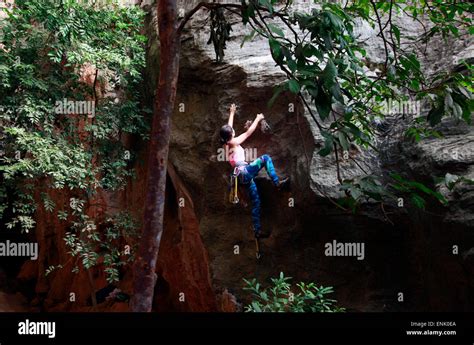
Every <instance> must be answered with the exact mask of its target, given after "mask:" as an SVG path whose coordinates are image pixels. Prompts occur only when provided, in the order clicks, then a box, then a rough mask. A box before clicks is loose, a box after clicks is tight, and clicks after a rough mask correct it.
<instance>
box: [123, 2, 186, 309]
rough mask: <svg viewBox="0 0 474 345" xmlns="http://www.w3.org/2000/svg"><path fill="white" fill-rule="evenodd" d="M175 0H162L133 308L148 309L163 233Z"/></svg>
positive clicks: (175, 54) (174, 75) (174, 76)
mask: <svg viewBox="0 0 474 345" xmlns="http://www.w3.org/2000/svg"><path fill="white" fill-rule="evenodd" d="M177 18H178V16H177V11H176V1H175V0H159V2H158V28H159V39H160V73H159V77H158V83H157V89H156V94H155V104H154V111H153V124H152V130H151V138H150V146H149V148H150V152H149V157H148V174H147V183H146V186H147V187H146V188H147V189H146V190H147V193H146V199H145V211H144V215H143V232H142V237H141V240H140V246H139V248H138V253H137V257H136V261H135V264H134V268H133V271H134V281H133V288H134V294H133V297H132V299H131V302H130V309H131V310H132V311H135V312H149V311H151V308H152V303H153V293H154V289H155V283H156V278H157V277H156V274H155V268H156V260H157V258H158V250H159V247H160V240H161V235H162V233H163V213H164V206H165V187H166V165H167V161H168V149H169V140H170V117H171V114H172V112H173V109H174V101H175V97H176V87H177V82H178V73H179V48H180V47H179V45H180V41H179V35H178V33H177V28H178V25H177V24H178V22H177Z"/></svg>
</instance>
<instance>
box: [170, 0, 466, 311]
mask: <svg viewBox="0 0 474 345" xmlns="http://www.w3.org/2000/svg"><path fill="white" fill-rule="evenodd" d="M297 3H298V2H297ZM180 4H181V5H182V6H183V8H185V9H186V10H189V9H190V8H192V7H193V5H194V4H193V3H192V2H180ZM297 5H298V4H297ZM306 5H307V4H305V6H306ZM231 18H232V19H231V22H232V23H233V24H234V25H233V31H232V33H231V34H232V38H231V40H230V42H229V43H228V44H227V50H226V52H225V53H226V56H225V59H224V62H223V63H216V62H214V58H215V56H214V50H213V47H212V45H207V40H208V28H207V26H208V25H206V23H207V13H206V12H201V13H199V14H198V15H196V16H195V18H194V19H193V20H192V21H191V22H190V23H189V26H188V30H187V31H186V34H185V36H184V37H183V41H182V43H183V45H182V56H181V71H180V84H179V90H178V99H177V108H176V112H175V114H174V115H173V116H174V117H173V129H172V143H171V150H170V161H171V162H172V163H173V165H174V166H175V167H176V171H177V173H178V174H179V175H180V176H181V178H182V180H183V181H184V183H185V184H186V185H187V186H188V187H189V190H190V193H191V195H192V197H193V200H194V202H195V207H196V210H197V214H198V217H199V229H200V232H201V234H202V237H203V241H204V245H205V247H206V249H207V250H208V252H209V258H210V262H209V264H210V270H211V274H212V282H213V286H214V288H215V289H218V290H219V289H223V288H227V289H228V290H229V291H230V292H231V293H234V294H235V295H236V296H238V297H239V298H238V299H239V300H243V301H246V300H247V296H246V295H245V294H243V292H242V290H241V287H242V286H243V282H242V278H251V277H257V278H259V279H261V280H264V279H266V278H268V277H269V276H275V275H277V274H278V272H280V271H283V272H285V273H286V274H288V275H289V276H292V277H294V278H295V279H301V280H308V281H309V280H311V281H317V282H318V283H321V284H326V285H333V286H334V287H335V290H336V292H337V294H336V297H337V299H338V300H340V302H341V304H342V305H345V306H347V307H348V308H350V309H351V308H353V309H354V310H468V309H472V305H471V301H472V290H471V287H472V284H473V280H472V275H470V274H469V273H468V272H469V271H471V270H472V262H469V260H470V259H469V256H464V258H465V259H463V257H462V256H455V255H452V254H451V253H452V251H451V250H452V245H455V244H458V245H459V246H460V248H461V249H460V250H461V251H462V252H465V251H467V250H469V248H470V247H472V246H474V242H473V238H472V234H471V233H472V231H470V227H472V216H473V212H472V210H473V208H472V190H471V189H470V188H468V187H462V188H459V190H455V191H454V192H452V194H453V195H451V198H452V199H453V203H452V204H451V205H450V206H449V207H448V208H442V209H441V208H440V209H439V210H437V211H436V212H439V213H438V215H437V216H436V218H435V216H434V215H432V214H431V213H418V212H416V211H414V210H408V211H406V210H405V211H397V212H396V213H395V214H393V215H392V216H391V218H392V222H393V223H394V224H393V225H392V224H390V223H389V222H388V221H386V219H384V217H383V213H382V212H381V210H380V209H375V208H374V207H373V206H371V205H366V206H365V207H364V210H363V212H362V213H361V214H358V215H347V214H342V213H340V212H339V211H338V209H337V208H336V207H334V206H333V205H332V204H331V203H330V202H329V201H328V200H327V199H326V198H324V197H323V195H329V196H337V195H340V192H339V191H338V189H337V181H336V173H335V164H334V160H333V158H332V157H327V158H323V157H320V156H319V155H317V151H318V150H319V148H320V147H321V145H322V137H321V135H320V133H319V131H318V130H317V128H316V127H315V126H314V125H313V123H312V122H311V120H310V119H309V116H308V114H306V113H305V111H304V108H303V106H302V104H300V103H299V102H298V100H296V99H295V98H293V97H292V96H291V95H283V96H281V97H280V99H279V101H278V102H277V103H276V104H275V105H274V106H273V107H272V108H268V107H267V102H268V100H269V99H270V98H271V96H272V92H273V87H274V86H276V85H278V83H279V82H281V81H282V80H283V78H284V75H283V73H282V72H281V71H280V70H279V69H278V68H277V67H276V66H275V63H274V62H273V60H272V58H271V55H270V53H269V48H268V43H267V42H266V41H265V40H263V39H258V38H257V39H255V40H254V41H252V42H246V43H245V45H244V46H243V47H242V48H241V46H240V45H241V42H242V40H243V37H244V35H246V34H247V33H248V31H247V30H248V28H245V27H244V26H243V25H241V24H240V22H239V18H238V17H235V18H233V17H231ZM396 20H397V21H398V23H399V26H400V27H404V28H408V29H409V30H408V32H407V36H418V35H420V33H421V32H422V27H421V25H416V24H414V23H413V22H412V21H411V19H410V18H407V17H403V16H400V17H398V18H396ZM358 34H359V35H360V37H359V39H360V40H361V42H362V41H363V42H364V44H365V45H366V49H367V51H368V57H367V66H368V67H367V69H366V72H367V73H376V72H377V65H378V64H380V62H381V61H383V54H384V51H383V49H381V44H380V41H379V40H380V39H379V38H378V37H377V36H376V35H377V32H376V30H373V29H372V28H370V27H367V26H365V25H364V23H360V24H359V26H358ZM402 42H403V44H404V46H405V48H406V49H416V50H422V49H426V47H423V46H413V45H410V43H409V42H410V40H408V39H407V37H405V38H404V39H403V38H402ZM470 54H471V56H472V42H471V41H462V40H458V41H456V42H453V43H450V44H448V45H447V44H446V43H445V42H443V41H442V40H441V39H439V40H435V41H433V43H432V44H430V46H429V47H428V49H427V51H426V54H425V55H424V58H423V59H422V64H423V65H424V67H425V68H426V69H427V71H428V72H433V71H435V70H437V69H439V68H444V69H450V68H455V67H456V64H457V63H458V61H459V60H460V59H461V58H467V57H469V56H470ZM233 102H234V103H236V104H237V106H238V108H239V111H238V113H237V116H236V123H235V128H236V131H237V132H240V131H243V125H244V123H245V121H246V120H248V119H252V118H253V117H254V116H255V114H257V113H259V112H263V113H264V114H265V116H266V118H267V120H268V122H269V123H270V124H271V126H272V127H273V133H271V134H262V133H259V132H257V133H256V134H255V135H254V136H253V137H252V139H251V140H250V141H249V142H248V143H246V148H252V149H256V150H257V152H258V155H260V154H263V153H268V154H270V155H271V156H272V157H273V158H274V161H275V166H276V169H277V171H278V173H279V174H281V175H289V176H291V178H292V181H293V184H292V190H291V193H289V194H282V193H278V192H276V191H275V190H274V189H273V188H272V187H271V184H270V182H269V180H268V178H267V177H266V176H265V174H264V173H262V174H261V175H260V177H259V178H258V179H257V185H258V188H259V189H260V191H261V195H262V200H263V210H262V218H263V224H264V226H265V227H267V228H268V229H269V230H271V232H272V235H271V237H270V238H269V239H267V240H264V241H262V247H263V251H264V254H265V255H264V257H263V259H262V260H261V261H258V262H257V261H256V260H255V258H254V244H253V238H252V232H251V230H250V226H251V224H250V216H249V214H250V209H249V207H247V208H245V207H243V206H237V207H234V206H232V205H229V204H228V203H227V202H226V196H227V182H226V179H227V178H228V175H229V172H230V167H229V164H228V163H227V162H219V161H216V155H217V154H218V151H217V150H218V149H219V144H218V140H217V139H218V129H219V127H220V126H221V125H222V124H223V123H225V121H226V117H227V112H228V106H229V104H230V103H233ZM180 105H181V108H180ZM400 115H401V114H394V115H393V117H392V118H389V119H387V124H388V126H390V128H392V129H393V132H394V133H397V134H398V135H395V136H393V137H390V138H384V139H383V140H380V142H379V143H378V144H379V146H380V149H381V151H382V153H383V154H380V155H379V154H375V153H374V152H370V151H369V152H367V151H365V152H363V151H360V150H355V149H354V150H353V151H351V155H353V156H354V157H355V156H357V158H358V160H359V161H361V162H362V165H363V166H364V167H365V169H366V170H368V171H369V172H375V173H382V174H383V173H384V169H388V168H390V169H394V166H395V170H399V171H403V172H405V173H408V174H409V176H412V177H413V178H414V179H416V178H418V179H421V180H422V181H425V182H427V183H429V184H433V183H434V180H435V176H436V177H438V176H444V174H445V173H446V172H449V171H450V169H451V168H452V164H450V163H449V158H447V156H444V158H442V157H441V156H440V154H439V152H440V149H441V148H443V149H444V150H445V149H447V150H456V149H457V148H459V149H463V150H467V151H468V152H473V150H472V148H473V147H472V135H471V133H472V127H467V126H462V125H460V126H458V127H457V129H452V130H451V132H449V131H444V132H445V134H446V137H445V138H444V139H442V140H440V141H429V140H428V141H422V142H421V143H419V144H412V143H409V142H405V141H404V139H403V136H401V135H400V133H401V127H403V126H406V125H407V124H408V122H407V123H405V124H403V123H402V126H401V127H399V126H398V125H399V124H400ZM444 126H447V127H449V128H453V127H452V124H451V126H450V125H449V124H448V125H444ZM403 128H404V127H403ZM435 142H436V143H435ZM394 143H395V145H394ZM413 145H414V146H413ZM443 159H444V161H443ZM459 160H460V161H458V162H457V165H456V166H457V169H455V170H456V171H457V172H458V173H460V174H461V175H464V176H466V177H469V176H471V178H472V168H473V166H472V155H471V156H469V155H464V156H461V155H460V156H459ZM395 162H396V164H394V163H395ZM308 163H309V164H308ZM342 171H343V173H342V174H343V177H344V178H351V177H354V176H357V175H360V174H362V171H361V170H360V168H359V167H358V166H356V165H355V164H354V163H353V162H352V161H351V160H347V161H343V162H342ZM289 198H293V200H294V202H295V204H294V207H289ZM454 223H455V224H456V225H454ZM449 229H452V230H449ZM454 229H455V230H454ZM450 231H451V233H450ZM333 239H337V240H339V241H348V242H364V243H365V245H366V254H367V255H366V258H365V260H363V261H357V260H355V259H350V258H330V257H326V256H325V255H324V244H325V243H326V242H329V241H332V240H333ZM235 246H238V249H239V254H235V252H234V250H235V248H237V247H235ZM446 277H449V278H448V279H446ZM448 281H451V282H455V283H454V284H449V286H448ZM398 292H405V295H407V296H409V297H408V298H407V302H406V303H404V304H400V303H397V302H396V296H397V293H398ZM430 296H431V297H430ZM433 296H436V297H433ZM461 296H462V297H461Z"/></svg>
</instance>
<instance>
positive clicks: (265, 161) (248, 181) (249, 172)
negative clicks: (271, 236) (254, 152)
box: [240, 155, 279, 237]
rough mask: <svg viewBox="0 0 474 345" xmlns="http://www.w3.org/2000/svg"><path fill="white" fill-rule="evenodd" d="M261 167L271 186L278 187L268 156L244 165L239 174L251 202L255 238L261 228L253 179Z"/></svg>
mask: <svg viewBox="0 0 474 345" xmlns="http://www.w3.org/2000/svg"><path fill="white" fill-rule="evenodd" d="M263 167H265V170H266V171H267V174H268V176H269V177H270V179H271V180H272V182H273V184H274V185H275V186H278V182H279V179H278V176H277V174H276V173H275V168H274V167H273V162H272V159H271V157H270V156H269V155H263V156H260V157H258V158H257V159H256V160H254V161H253V162H252V163H250V164H249V165H246V166H245V168H243V169H242V172H241V173H240V174H241V179H242V183H243V184H244V185H245V186H246V187H247V192H248V194H249V197H250V200H251V202H252V222H253V231H254V233H255V236H256V237H258V236H259V234H260V230H261V229H262V226H261V224H260V196H259V194H258V190H257V185H256V184H255V181H254V178H255V177H256V176H257V175H258V173H259V172H260V170H262V168H263Z"/></svg>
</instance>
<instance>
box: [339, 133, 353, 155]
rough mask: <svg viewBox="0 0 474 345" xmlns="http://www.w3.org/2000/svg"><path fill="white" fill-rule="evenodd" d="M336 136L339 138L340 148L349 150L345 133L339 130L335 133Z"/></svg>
mask: <svg viewBox="0 0 474 345" xmlns="http://www.w3.org/2000/svg"><path fill="white" fill-rule="evenodd" d="M337 137H338V139H339V143H340V144H341V146H342V148H343V149H344V150H345V151H349V148H350V145H349V142H348V141H347V137H346V134H345V133H344V132H341V131H339V132H338V133H337Z"/></svg>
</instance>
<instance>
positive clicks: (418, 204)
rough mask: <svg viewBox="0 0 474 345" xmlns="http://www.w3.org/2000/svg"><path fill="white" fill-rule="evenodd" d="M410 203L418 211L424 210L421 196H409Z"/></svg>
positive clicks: (423, 200)
mask: <svg viewBox="0 0 474 345" xmlns="http://www.w3.org/2000/svg"><path fill="white" fill-rule="evenodd" d="M411 201H412V202H413V204H414V205H415V206H416V207H418V208H419V209H422V210H424V209H425V203H426V202H425V199H423V198H422V197H421V196H419V195H417V194H412V195H411Z"/></svg>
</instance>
